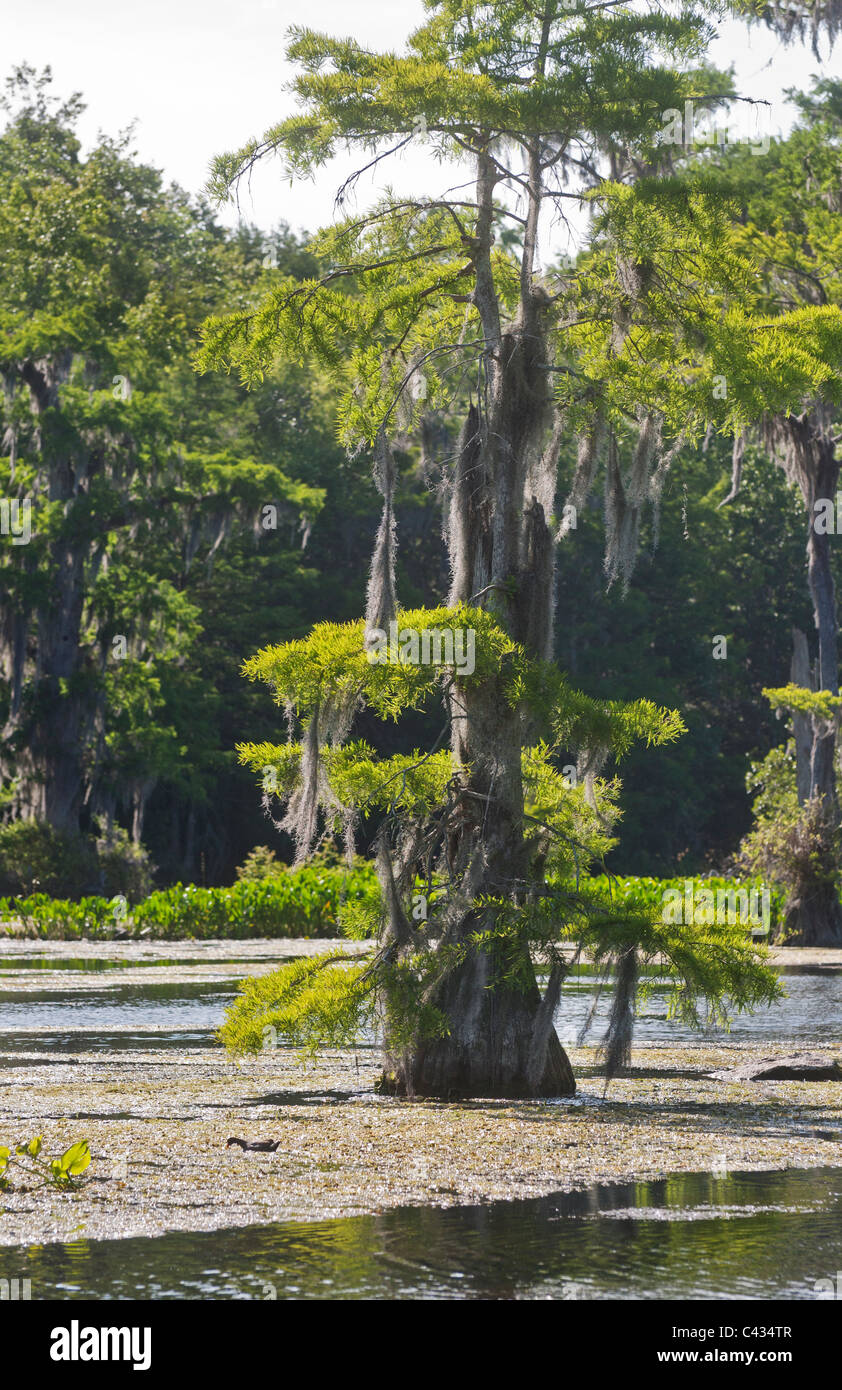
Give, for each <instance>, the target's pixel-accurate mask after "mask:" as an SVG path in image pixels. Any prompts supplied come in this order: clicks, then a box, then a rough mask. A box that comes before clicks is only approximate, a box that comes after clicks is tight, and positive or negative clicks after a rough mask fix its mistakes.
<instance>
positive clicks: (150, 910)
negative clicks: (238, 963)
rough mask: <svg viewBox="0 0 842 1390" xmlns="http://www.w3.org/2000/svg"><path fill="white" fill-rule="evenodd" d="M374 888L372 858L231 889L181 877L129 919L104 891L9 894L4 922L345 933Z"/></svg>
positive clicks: (76, 933)
mask: <svg viewBox="0 0 842 1390" xmlns="http://www.w3.org/2000/svg"><path fill="white" fill-rule="evenodd" d="M375 887H376V879H375V875H374V869H373V866H372V865H371V864H368V863H365V862H361V863H360V864H359V865H358V866H357V867H355V868H354V869H353V870H351V871H349V870H346V869H319V868H313V867H310V866H307V867H306V868H302V869H290V870H289V871H288V872H285V873H283V874H280V875H278V876H277V877H275V878H267V879H264V880H262V881H259V882H254V881H250V880H241V881H240V882H238V883H235V884H233V885H232V886H231V887H230V888H197V887H195V886H193V885H188V886H186V887H185V886H184V885H183V884H180V883H178V884H176V885H175V886H174V887H173V888H166V889H163V890H161V891H160V892H157V893H151V894H150V895H149V896H148V897H147V898H145V899H144V901H143V902H141V903H139V904H138V905H137V906H136V907H135V908H134V909H133V911H132V912H131V915H130V916H129V917H127V918H126V919H125V920H122V919H118V918H117V916H116V914H115V903H114V902H112V901H109V900H108V899H107V898H102V897H86V898H82V899H81V901H80V902H70V901H67V900H62V899H56V898H51V897H49V895H48V894H46V893H37V894H31V895H30V896H28V897H6V898H2V899H0V922H3V923H11V922H13V921H15V920H17V921H19V922H20V924H21V928H20V929H21V930H22V931H23V933H24V934H25V935H28V936H40V937H48V938H54V939H56V940H72V939H74V938H78V937H108V936H113V935H114V932H115V930H116V929H117V928H118V927H122V928H123V929H125V930H127V931H128V932H129V934H130V935H132V936H138V935H140V933H141V932H143V933H144V935H147V936H151V937H157V938H162V939H164V940H178V939H191V938H192V939H194V940H202V939H205V938H215V937H219V938H226V937H232V938H243V937H317V936H322V937H324V936H338V935H339V934H340V927H339V921H338V919H339V914H340V913H341V912H343V911H345V910H349V909H353V908H354V907H355V906H361V905H364V904H366V903H368V902H370V900H371V898H372V894H373V890H374V889H375Z"/></svg>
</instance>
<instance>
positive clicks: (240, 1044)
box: [219, 950, 374, 1054]
mask: <svg viewBox="0 0 842 1390" xmlns="http://www.w3.org/2000/svg"><path fill="white" fill-rule="evenodd" d="M367 971H368V966H367V963H366V962H362V963H360V962H359V960H358V958H357V957H349V956H347V955H344V954H343V953H342V951H341V950H338V951H330V952H327V953H326V954H325V955H322V956H316V957H310V958H308V959H306V960H297V961H291V962H290V963H289V964H288V965H283V966H281V967H280V969H279V970H273V971H271V972H270V974H268V975H261V976H259V977H258V978H254V979H249V980H244V981H243V983H242V986H241V991H240V994H239V996H238V997H237V999H236V1001H235V1002H234V1004H232V1005H231V1007H230V1008H229V1009H228V1011H227V1014H226V1019H225V1022H224V1023H223V1025H222V1027H221V1028H220V1030H219V1037H220V1039H221V1041H222V1042H223V1043H224V1044H225V1046H226V1047H227V1048H228V1049H229V1051H231V1052H233V1053H235V1054H243V1053H257V1052H260V1051H261V1050H263V1049H266V1048H267V1047H274V1046H276V1045H277V1042H278V1039H279V1038H282V1039H283V1040H284V1041H285V1042H288V1043H290V1044H291V1045H292V1046H294V1047H299V1048H301V1049H302V1050H303V1051H304V1052H309V1053H312V1052H315V1051H317V1050H318V1049H319V1048H323V1047H343V1046H349V1045H351V1044H352V1043H353V1042H355V1041H356V1039H357V1037H358V1036H359V1033H360V1030H361V1029H362V1028H364V1027H366V1026H370V1025H371V1024H372V1022H373V1009H374V997H373V994H372V991H371V988H370V985H369V984H368V983H367ZM368 979H370V976H368Z"/></svg>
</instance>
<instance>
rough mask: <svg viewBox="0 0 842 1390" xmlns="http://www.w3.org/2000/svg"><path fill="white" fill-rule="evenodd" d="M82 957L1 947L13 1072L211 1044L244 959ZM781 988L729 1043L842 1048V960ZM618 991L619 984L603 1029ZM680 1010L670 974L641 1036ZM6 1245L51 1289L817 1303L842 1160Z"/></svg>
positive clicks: (583, 988) (17, 1268)
mask: <svg viewBox="0 0 842 1390" xmlns="http://www.w3.org/2000/svg"><path fill="white" fill-rule="evenodd" d="M72 952H73V947H72V946H69V947H68V950H67V953H66V954H64V953H59V954H55V953H53V954H51V955H50V957H48V958H46V957H45V958H40V957H39V956H38V954H37V952H34V953H32V954H31V955H29V954H28V955H27V956H23V955H19V956H18V957H17V958H16V959H10V958H8V957H7V958H4V959H0V1066H3V1065H14V1066H15V1068H16V1069H17V1068H24V1067H25V1065H26V1061H25V1059H26V1055H27V1054H40V1056H41V1058H43V1057H44V1054H45V1053H47V1054H50V1056H51V1058H52V1057H54V1058H55V1060H56V1061H58V1060H59V1058H60V1056H62V1055H67V1054H76V1053H80V1052H85V1051H92V1052H96V1051H108V1050H115V1051H121V1052H123V1051H125V1050H127V1049H128V1050H132V1049H138V1050H143V1051H149V1050H152V1051H154V1050H155V1049H167V1050H169V1049H172V1048H185V1047H188V1048H189V1047H207V1046H208V1044H209V1043H210V1042H211V1040H212V1035H213V1032H214V1030H215V1029H216V1027H217V1026H218V1025H219V1023H220V1022H221V1020H222V1016H223V1011H224V1008H225V1006H226V1004H228V1003H229V1002H230V1000H231V999H232V998H233V995H234V991H235V989H236V982H237V980H238V978H239V976H240V974H241V973H242V972H241V971H240V969H239V967H240V966H241V965H245V964H246V961H245V960H239V959H236V958H234V952H232V953H231V956H229V957H228V958H227V959H226V958H222V957H216V958H214V959H213V960H212V961H211V960H207V961H206V962H205V961H202V962H199V961H197V959H196V957H189V958H181V957H177V958H168V959H161V960H160V961H149V960H144V961H142V962H141V961H140V960H137V961H133V960H132V959H131V958H130V956H129V953H128V952H127V954H126V956H124V957H122V958H121V959H119V960H114V959H108V960H105V959H103V961H102V962H99V961H97V960H96V958H91V957H86V958H84V959H83V958H81V957H76V956H74V955H73V953H72ZM287 958H288V957H287ZM249 960H250V962H251V964H252V965H253V964H254V957H253V956H251V957H249ZM141 963H142V964H143V965H148V966H149V967H150V968H149V970H148V971H144V977H145V978H144V979H143V980H142V981H137V980H133V981H132V982H128V981H126V980H125V979H121V978H120V975H119V972H120V970H121V969H123V970H134V969H136V968H137V966H138V965H139V964H141ZM270 963H271V962H270V960H269V959H266V961H265V967H266V968H269V965H270ZM154 966H159V967H160V969H155V968H152V967H154ZM53 970H55V971H60V972H61V974H60V975H59V974H56V975H55V976H53V977H52V978H51V976H50V972H51V971H53ZM97 972H99V978H95V979H92V978H91V976H92V973H93V974H94V975H96V974H97ZM173 975H176V976H177V977H178V978H172V976H173ZM185 976H188V977H190V978H185ZM76 982H78V983H76ZM784 982H785V985H786V988H787V991H788V997H787V998H786V999H784V1000H783V1001H781V1002H780V1003H779V1004H777V1005H775V1006H774V1007H773V1008H771V1009H764V1010H762V1011H761V1012H759V1013H757V1014H755V1015H754V1016H751V1017H745V1018H740V1017H739V1016H738V1017H737V1018H736V1019H735V1021H734V1025H733V1027H732V1030H731V1032H730V1034H729V1035H727V1037H728V1039H729V1041H731V1042H732V1043H739V1042H740V1040H743V1041H746V1042H753V1043H756V1042H762V1041H764V1040H766V1039H768V1040H769V1041H775V1040H777V1039H782V1038H787V1039H793V1040H798V1042H800V1043H802V1044H804V1045H810V1044H811V1043H813V1044H816V1045H821V1044H823V1045H824V1046H825V1047H827V1046H831V1045H834V1046H838V1042H839V1039H840V1035H841V1034H842V971H840V970H839V969H835V970H834V969H825V968H812V967H800V968H793V969H790V970H785V971H784ZM74 984H75V987H74ZM594 985H595V981H594V979H593V977H591V976H589V975H588V974H587V973H580V974H577V975H576V976H575V977H573V978H572V979H571V980H570V981H569V982H568V984H567V985H566V987H565V990H564V993H563V997H562V1003H561V1007H560V1010H559V1014H558V1017H557V1026H558V1030H559V1034H560V1036H561V1037H562V1039H563V1040H566V1041H572V1040H573V1039H574V1038H575V1036H576V1034H577V1032H578V1030H579V1028H580V1027H581V1024H582V1023H583V1022H584V1019H585V1017H586V1015H587V1012H588V1010H589V1008H590V1006H591V1003H592V999H593V990H594ZM607 1004H608V997H607V995H606V996H605V997H604V999H603V1000H602V1001H601V1002H600V1005H599V1007H598V1009H597V1013H596V1017H595V1021H594V1033H593V1036H594V1037H598V1036H599V1035H600V1033H601V1032H602V1031H603V1029H602V1027H601V1024H602V1023H603V1021H604V1017H605V1010H606V1008H607ZM666 1013H667V1002H666V989H665V988H658V987H656V988H655V990H654V991H653V993H652V994H651V995H650V998H649V1000H648V1002H647V1004H646V1006H645V1009H644V1012H643V1015H642V1017H641V1018H640V1019H639V1021H638V1025H637V1029H636V1037H637V1039H638V1040H639V1041H640V1042H641V1043H642V1042H648V1043H650V1044H651V1043H657V1042H664V1043H679V1042H681V1041H684V1040H686V1039H687V1038H690V1037H692V1036H693V1035H692V1034H691V1033H690V1032H689V1030H688V1029H686V1028H684V1027H682V1026H681V1025H679V1024H676V1023H675V1022H671V1021H669V1020H668V1019H667V1017H666ZM723 1036H726V1035H723V1034H722V1033H721V1032H720V1031H716V1032H715V1033H711V1034H709V1035H708V1037H709V1038H711V1039H714V1038H715V1039H722V1038H723ZM4 1056H5V1063H4V1060H3V1059H4ZM0 1255H1V1256H2V1261H1V1263H2V1273H3V1276H4V1277H8V1278H10V1279H14V1278H19V1279H30V1280H31V1281H32V1295H33V1298H36V1299H86V1298H98V1299H102V1298H106V1299H124V1298H141V1299H144V1298H155V1299H157V1298H179V1299H183V1298H189V1299H229V1298H235V1299H273V1298H277V1299H288V1298H308V1299H331V1298H361V1299H374V1298H424V1299H436V1298H444V1299H454V1298H456V1299H477V1298H480V1299H481V1298H540V1299H601V1298H625V1299H671V1298H681V1297H692V1298H697V1299H708V1298H712V1299H717V1298H734V1297H742V1298H753V1299H765V1298H788V1299H799V1300H800V1299H815V1298H816V1297H817V1292H816V1281H818V1280H822V1279H828V1278H830V1279H834V1280H835V1279H836V1275H837V1272H838V1271H842V1169H840V1168H830V1167H826V1168H817V1169H810V1170H799V1169H793V1170H789V1171H785V1172H780V1171H769V1172H752V1173H742V1174H740V1173H736V1174H723V1175H719V1176H717V1175H714V1174H710V1173H707V1174H705V1173H703V1174H684V1175H679V1176H674V1177H671V1178H668V1179H664V1180H659V1181H653V1182H640V1183H626V1184H611V1185H600V1186H594V1187H593V1188H591V1189H589V1190H586V1191H584V1192H577V1193H567V1194H558V1195H556V1196H550V1197H544V1198H538V1199H528V1200H517V1201H506V1202H489V1203H485V1204H483V1205H480V1206H471V1207H451V1208H436V1207H411V1208H410V1207H407V1208H398V1209H396V1210H392V1211H389V1212H385V1213H383V1214H381V1215H378V1216H362V1217H350V1218H346V1219H343V1220H331V1221H320V1222H312V1223H283V1224H275V1225H263V1226H248V1227H242V1228H233V1229H228V1230H221V1231H215V1232H212V1233H170V1234H168V1235H164V1236H158V1237H130V1238H128V1239H124V1240H119V1239H118V1240H101V1241H93V1240H92V1241H86V1240H81V1239H80V1240H77V1241H72V1242H66V1243H56V1244H46V1245H41V1246H30V1247H26V1246H6V1247H0Z"/></svg>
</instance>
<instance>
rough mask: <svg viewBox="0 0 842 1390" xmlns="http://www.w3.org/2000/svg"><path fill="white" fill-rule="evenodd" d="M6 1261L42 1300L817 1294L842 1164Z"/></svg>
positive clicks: (59, 1248)
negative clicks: (833, 1166) (27, 1281)
mask: <svg viewBox="0 0 842 1390" xmlns="http://www.w3.org/2000/svg"><path fill="white" fill-rule="evenodd" d="M0 1264H1V1265H2V1273H3V1275H4V1276H6V1275H8V1277H10V1278H15V1277H17V1278H29V1279H31V1280H32V1297H33V1298H37V1299H84V1298H96V1299H103V1298H104V1299H125V1298H141V1299H153V1298H154V1299H160V1298H178V1299H229V1298H236V1299H267V1298H277V1299H291V1298H295V1299H298V1298H306V1299H311V1300H313V1299H316V1300H321V1299H335V1298H336V1299H340V1298H341V1299H413V1298H423V1299H605V1298H621V1299H673V1298H685V1297H690V1298H697V1299H726V1298H748V1299H768V1298H784V1299H798V1300H806V1299H815V1298H816V1297H817V1293H816V1288H815V1285H816V1281H817V1280H819V1279H826V1278H835V1277H836V1272H837V1270H842V1169H839V1168H822V1169H812V1170H806V1171H804V1170H794V1171H788V1172H767V1173H738V1174H731V1175H728V1176H722V1177H717V1176H715V1175H713V1174H710V1173H701V1174H698V1173H691V1174H683V1175H679V1176H675V1177H671V1178H667V1179H663V1180H661V1181H656V1182H639V1183H617V1184H602V1185H598V1186H594V1187H592V1188H590V1189H588V1190H587V1191H584V1192H578V1193H566V1194H559V1195H556V1196H552V1197H544V1198H540V1199H530V1200H527V1201H511V1202H491V1203H487V1204H485V1205H482V1206H473V1207H451V1208H447V1209H442V1208H436V1207H405V1208H398V1209H397V1210H395V1211H390V1212H386V1213H384V1214H382V1215H379V1216H365V1217H350V1218H346V1219H344V1220H337V1221H320V1222H313V1223H302V1222H288V1223H283V1224H276V1225H271V1226H249V1227H241V1228H236V1229H232V1230H223V1231H215V1232H211V1233H200V1234H196V1233H192V1234H178V1233H170V1234H169V1235H165V1236H158V1237H154V1238H150V1237H142V1238H128V1239H125V1240H101V1241H85V1240H83V1239H80V1240H77V1241H73V1242H71V1243H68V1244H62V1245H58V1244H57V1245H43V1246H33V1247H30V1248H26V1247H10V1248H6V1249H4V1250H2V1251H0ZM829 1311H830V1310H829Z"/></svg>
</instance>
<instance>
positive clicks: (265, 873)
mask: <svg viewBox="0 0 842 1390" xmlns="http://www.w3.org/2000/svg"><path fill="white" fill-rule="evenodd" d="M286 872H287V866H286V864H282V863H281V861H280V860H279V859H278V858H277V856H276V854H275V851H274V850H273V849H269V848H268V846H266V845H257V846H256V848H255V849H253V850H252V852H251V854H248V855H246V858H245V860H244V861H243V863H242V864H241V865H240V867H239V868H238V870H237V878H238V879H239V881H240V882H241V883H263V882H264V880H265V879H267V878H277V877H278V876H279V875H280V874H285V873H286Z"/></svg>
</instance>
